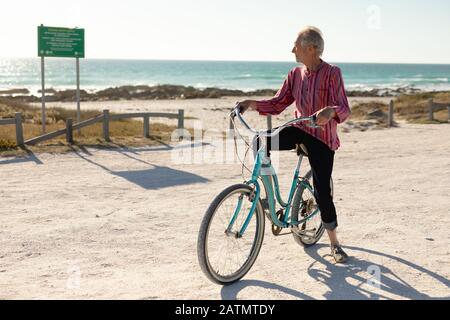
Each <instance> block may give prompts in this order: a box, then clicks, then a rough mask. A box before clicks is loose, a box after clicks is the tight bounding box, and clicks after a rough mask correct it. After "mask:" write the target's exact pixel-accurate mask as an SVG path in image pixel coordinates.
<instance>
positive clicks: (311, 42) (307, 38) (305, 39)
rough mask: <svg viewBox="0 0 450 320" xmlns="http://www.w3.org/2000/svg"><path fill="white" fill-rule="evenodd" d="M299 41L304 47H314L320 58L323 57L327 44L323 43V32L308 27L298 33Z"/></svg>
mask: <svg viewBox="0 0 450 320" xmlns="http://www.w3.org/2000/svg"><path fill="white" fill-rule="evenodd" d="M297 39H298V41H300V44H301V45H302V46H303V47H307V46H314V47H315V48H316V49H317V51H318V53H319V56H322V54H323V50H324V49H325V42H324V41H323V37H322V31H320V30H319V29H318V28H316V27H312V26H307V27H305V28H303V29H302V30H300V32H299V33H298V38H297Z"/></svg>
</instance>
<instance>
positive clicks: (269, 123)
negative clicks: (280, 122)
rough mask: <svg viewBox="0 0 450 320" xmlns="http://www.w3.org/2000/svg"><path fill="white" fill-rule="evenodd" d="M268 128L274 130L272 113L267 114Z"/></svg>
mask: <svg viewBox="0 0 450 320" xmlns="http://www.w3.org/2000/svg"><path fill="white" fill-rule="evenodd" d="M267 130H272V116H271V115H270V114H269V115H268V116H267Z"/></svg>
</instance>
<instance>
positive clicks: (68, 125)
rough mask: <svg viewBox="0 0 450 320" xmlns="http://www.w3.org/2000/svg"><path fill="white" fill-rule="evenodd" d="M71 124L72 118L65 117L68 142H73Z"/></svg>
mask: <svg viewBox="0 0 450 320" xmlns="http://www.w3.org/2000/svg"><path fill="white" fill-rule="evenodd" d="M72 125H73V120H72V118H67V119H66V141H67V142H68V143H73V129H72Z"/></svg>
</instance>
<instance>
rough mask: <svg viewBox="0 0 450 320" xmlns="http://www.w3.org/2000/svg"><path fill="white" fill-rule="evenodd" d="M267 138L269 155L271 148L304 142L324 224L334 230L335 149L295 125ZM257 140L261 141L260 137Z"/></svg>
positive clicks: (335, 222)
mask: <svg viewBox="0 0 450 320" xmlns="http://www.w3.org/2000/svg"><path fill="white" fill-rule="evenodd" d="M275 129H276V128H275ZM275 129H273V130H272V131H274V130H275ZM266 139H267V156H270V150H292V149H295V147H296V144H303V145H304V146H305V147H306V149H307V152H308V158H309V164H310V165H311V169H312V173H313V184H314V195H315V197H316V199H317V204H318V205H319V209H320V214H321V217H322V222H323V225H324V227H325V229H327V230H334V229H335V228H336V227H337V225H338V224H337V217H336V208H335V207H334V203H333V197H332V196H331V187H330V179H331V174H332V172H333V161H334V151H333V150H331V149H330V147H328V146H327V145H326V144H325V143H323V142H322V141H320V140H318V139H316V138H315V137H313V136H311V135H310V134H308V133H306V132H305V131H303V130H301V129H299V128H297V127H293V126H290V127H286V128H284V129H283V130H281V131H280V133H279V134H278V135H276V136H274V137H273V138H271V137H267V138H266ZM257 141H258V142H259V139H257ZM257 144H258V145H259V143H257ZM258 149H259V148H258ZM258 149H257V150H258Z"/></svg>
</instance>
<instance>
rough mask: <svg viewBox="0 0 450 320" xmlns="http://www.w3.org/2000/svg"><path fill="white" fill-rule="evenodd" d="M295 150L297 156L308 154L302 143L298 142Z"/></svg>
mask: <svg viewBox="0 0 450 320" xmlns="http://www.w3.org/2000/svg"><path fill="white" fill-rule="evenodd" d="M295 151H296V152H297V155H298V156H301V155H303V156H305V157H307V156H308V150H307V149H306V147H305V145H304V144H303V143H299V144H296V145H295Z"/></svg>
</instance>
